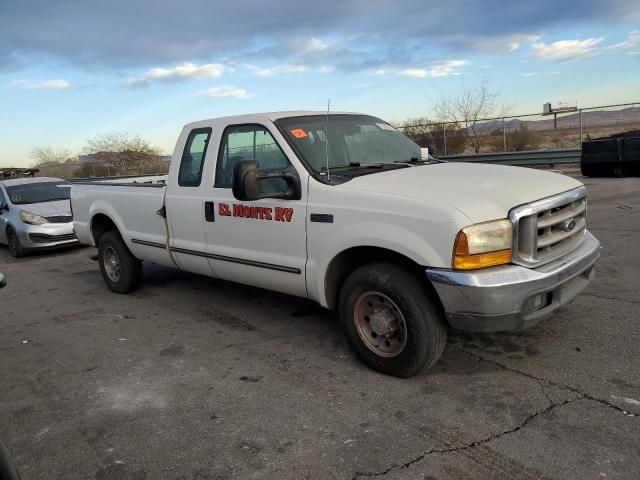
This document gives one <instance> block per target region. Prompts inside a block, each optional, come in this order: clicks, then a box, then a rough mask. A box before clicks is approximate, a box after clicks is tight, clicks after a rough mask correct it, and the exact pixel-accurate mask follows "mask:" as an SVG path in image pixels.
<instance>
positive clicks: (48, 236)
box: [16, 222, 78, 250]
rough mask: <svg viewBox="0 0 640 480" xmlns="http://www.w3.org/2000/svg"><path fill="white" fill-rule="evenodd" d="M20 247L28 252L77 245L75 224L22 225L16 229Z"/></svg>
mask: <svg viewBox="0 0 640 480" xmlns="http://www.w3.org/2000/svg"><path fill="white" fill-rule="evenodd" d="M16 233H17V234H18V238H19V239H20V245H22V247H23V248H26V249H27V250H35V249H39V248H54V247H63V246H68V245H76V244H77V243H78V239H77V238H76V235H75V233H74V232H73V222H69V223H45V224H42V225H28V224H26V223H25V224H22V225H20V228H17V229H16Z"/></svg>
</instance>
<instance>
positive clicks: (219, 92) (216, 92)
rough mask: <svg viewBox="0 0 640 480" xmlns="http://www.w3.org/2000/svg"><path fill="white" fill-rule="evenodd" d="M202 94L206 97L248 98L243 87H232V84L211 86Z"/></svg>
mask: <svg viewBox="0 0 640 480" xmlns="http://www.w3.org/2000/svg"><path fill="white" fill-rule="evenodd" d="M201 94H202V95H205V96H207V97H231V98H248V97H249V94H248V92H247V91H246V90H245V89H244V88H239V87H234V86H233V85H221V86H219V87H211V88H209V89H208V90H205V91H204V92H201Z"/></svg>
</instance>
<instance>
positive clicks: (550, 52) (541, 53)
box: [531, 37, 604, 62]
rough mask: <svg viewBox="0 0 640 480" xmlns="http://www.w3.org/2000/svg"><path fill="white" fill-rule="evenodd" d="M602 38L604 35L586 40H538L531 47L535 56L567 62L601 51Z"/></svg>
mask: <svg viewBox="0 0 640 480" xmlns="http://www.w3.org/2000/svg"><path fill="white" fill-rule="evenodd" d="M602 40H604V38H603V37H599V38H595V37H594V38H586V39H584V40H558V41H557V42H553V43H550V44H546V43H544V42H538V43H534V44H533V45H532V46H531V48H532V52H533V56H534V57H537V58H540V59H543V60H552V61H555V62H565V61H568V60H577V59H580V58H585V57H591V56H593V55H596V54H597V53H598V51H599V47H598V44H600V43H601V42H602Z"/></svg>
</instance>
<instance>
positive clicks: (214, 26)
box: [0, 0, 640, 166]
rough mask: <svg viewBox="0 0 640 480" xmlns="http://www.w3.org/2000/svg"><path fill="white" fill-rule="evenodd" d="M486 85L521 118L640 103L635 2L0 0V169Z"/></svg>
mask: <svg viewBox="0 0 640 480" xmlns="http://www.w3.org/2000/svg"><path fill="white" fill-rule="evenodd" d="M482 78H486V79H487V80H488V82H489V83H490V85H491V86H492V87H493V88H495V89H499V90H500V91H501V93H502V97H503V100H504V101H505V103H509V104H513V105H514V108H513V111H514V113H530V112H537V111H540V110H541V108H542V103H544V102H546V101H551V100H564V99H569V100H577V101H578V103H579V105H582V106H591V105H599V104H607V103H624V102H631V101H640V0H537V1H535V2H532V1H530V0H526V1H521V0H512V1H504V0H480V1H479V0H447V1H443V2H426V1H424V0H396V1H393V0H324V1H322V2H291V1H287V2H284V1H278V0H274V1H272V2H264V1H258V0H235V1H233V2H229V1H225V2H222V1H217V0H180V1H176V0H147V1H135V0H94V1H88V0H60V1H52V0H0V166H6V165H10V164H13V165H27V164H29V163H30V162H31V160H30V159H29V152H30V151H31V150H32V149H33V148H34V147H36V146H51V147H55V148H69V149H71V150H72V151H76V152H77V151H79V150H80V149H81V148H82V147H83V145H84V143H85V140H86V139H87V138H88V137H91V136H92V135H94V134H96V133H100V132H107V131H126V132H129V133H131V134H140V135H142V136H143V137H144V138H146V139H148V140H149V141H151V142H152V143H154V144H155V145H157V146H159V147H160V148H162V149H163V150H165V151H166V152H170V151H171V150H172V148H173V143H174V141H175V139H176V137H177V134H178V132H179V129H180V127H181V125H182V124H184V123H187V122H189V121H193V120H198V119H202V118H208V117H215V116H223V115H231V114H240V113H249V112H256V111H271V110H291V109H314V110H322V109H324V108H326V103H327V99H328V98H331V103H332V106H333V107H334V108H335V109H339V110H354V111H363V112H367V113H372V114H375V115H379V116H382V117H384V118H386V119H388V120H390V121H401V120H403V119H405V118H407V117H416V116H430V115H431V114H432V109H431V105H432V102H433V100H434V99H436V98H438V97H439V96H441V95H447V94H451V93H453V92H455V91H457V90H459V89H460V88H461V86H462V85H463V84H464V85H467V86H473V85H477V84H478V83H479V82H480V80H481V79H482Z"/></svg>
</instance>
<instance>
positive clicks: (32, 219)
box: [20, 210, 49, 225]
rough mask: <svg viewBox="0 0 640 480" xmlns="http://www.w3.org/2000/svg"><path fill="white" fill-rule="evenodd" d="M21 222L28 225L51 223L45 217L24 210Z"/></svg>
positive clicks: (21, 214) (21, 213)
mask: <svg viewBox="0 0 640 480" xmlns="http://www.w3.org/2000/svg"><path fill="white" fill-rule="evenodd" d="M20 220H22V221H23V222H24V223H28V224H29V225H42V224H43V223H49V220H47V219H46V218H44V217H43V216H41V215H37V214H35V213H31V212H27V211H26V210H22V211H21V212H20Z"/></svg>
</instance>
